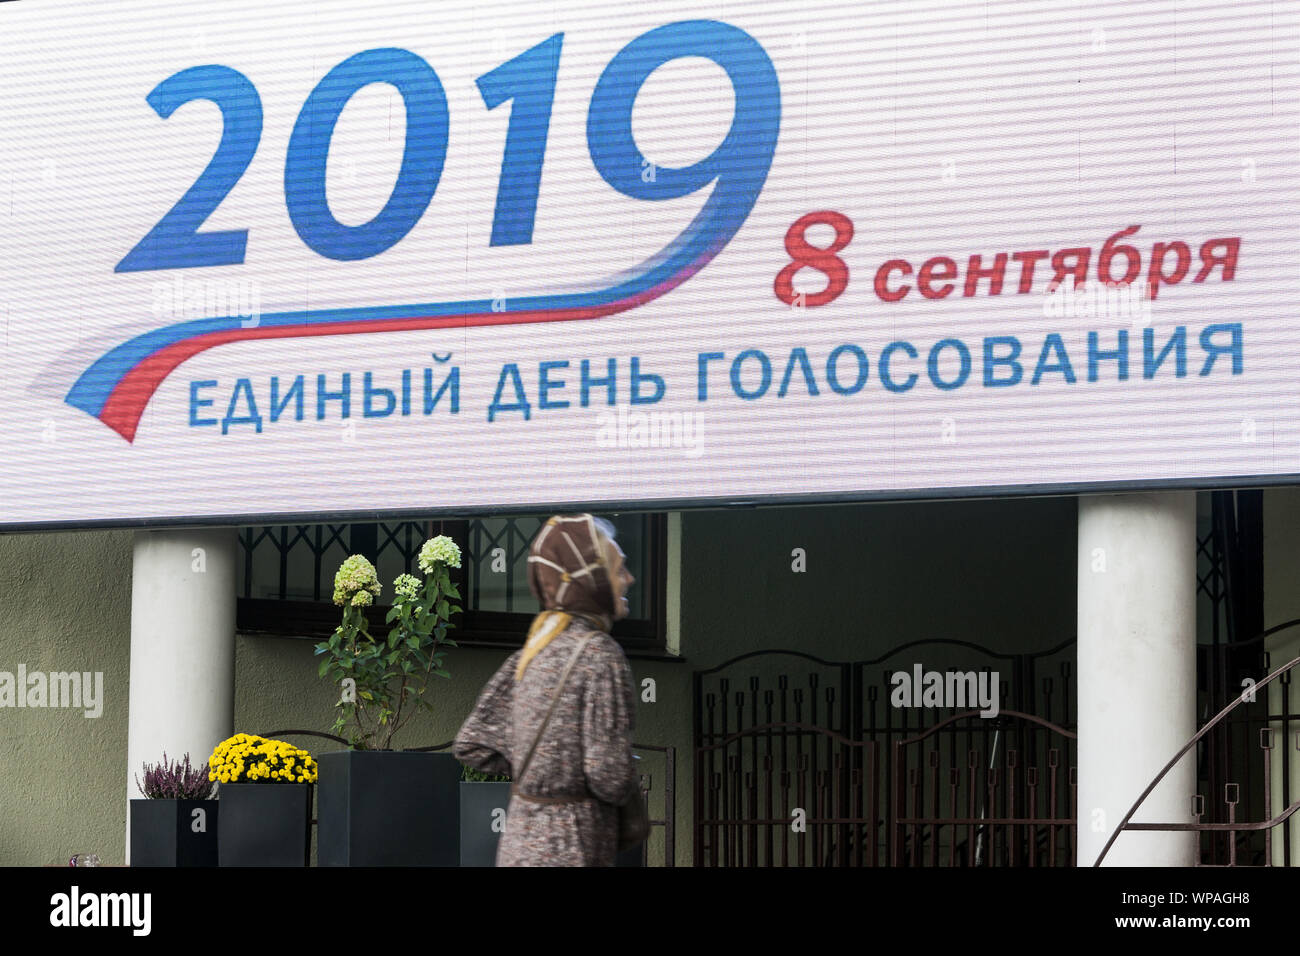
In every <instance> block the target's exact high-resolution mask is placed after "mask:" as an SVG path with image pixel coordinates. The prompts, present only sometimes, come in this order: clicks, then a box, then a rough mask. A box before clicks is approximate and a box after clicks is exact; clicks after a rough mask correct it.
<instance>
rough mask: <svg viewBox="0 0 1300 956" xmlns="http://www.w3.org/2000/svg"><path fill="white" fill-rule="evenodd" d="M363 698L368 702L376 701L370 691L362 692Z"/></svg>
mask: <svg viewBox="0 0 1300 956" xmlns="http://www.w3.org/2000/svg"><path fill="white" fill-rule="evenodd" d="M361 696H362V697H364V698H365V699H366V700H374V699H375V695H374V694H372V693H370V691H368V690H363V691H362V692H361Z"/></svg>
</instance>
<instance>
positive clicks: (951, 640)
mask: <svg viewBox="0 0 1300 956" xmlns="http://www.w3.org/2000/svg"><path fill="white" fill-rule="evenodd" d="M1077 640H1078V638H1077V637H1072V638H1070V639H1069V640H1067V641H1062V642H1061V643H1060V644H1057V645H1056V646H1055V647H1049V648H1048V649H1047V650H1045V651H995V650H993V649H991V648H988V647H985V646H984V645H983V644H976V643H975V642H974V641H960V640H958V639H957V638H955V637H925V638H922V639H920V640H918V641H909V642H908V643H906V644H899V645H898V646H897V647H895V648H892V649H891V650H889V651H887V652H885V653H884V654H881V655H880V656H879V657H873V658H871V659H870V660H863V661H855V662H854V663H857V664H863V665H867V664H879V663H880V662H881V661H883V660H886V659H888V658H890V657H893V656H894V655H896V654H898V653H899V652H900V651H905V650H907V649H908V648H909V647H919V646H920V645H922V644H953V645H955V646H957V647H970V648H973V649H975V650H977V651H979V652H981V653H983V654H987V655H988V656H989V657H1000V658H1006V659H1007V660H1011V659H1013V658H1016V657H1046V656H1048V655H1049V654H1055V653H1056V652H1057V651H1062V650H1065V648H1067V647H1069V646H1070V645H1071V644H1073V643H1074V642H1075V641H1077Z"/></svg>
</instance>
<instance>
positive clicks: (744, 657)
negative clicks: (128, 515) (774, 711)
mask: <svg viewBox="0 0 1300 956" xmlns="http://www.w3.org/2000/svg"><path fill="white" fill-rule="evenodd" d="M760 654H789V655H791V656H792V657H802V658H804V659H805V660H810V661H815V662H816V663H818V664H821V665H822V666H823V667H844V666H845V665H846V664H850V663H852V662H851V661H827V660H822V659H821V658H820V657H817V656H815V655H813V654H809V653H807V652H806V651H792V650H790V649H788V648H784V647H768V648H764V649H763V650H758V651H747V652H746V653H744V654H741V655H740V656H738V657H733V658H731V659H730V660H726V661H723V662H722V663H721V664H718V665H716V666H714V667H709V668H706V669H705V670H699V671H696V672H695V675H696V676H697V677H703V676H705V675H706V674H713V673H716V672H718V671H720V670H722V669H723V668H724V667H730V666H731V665H732V664H737V663H739V662H740V661H743V660H747V659H748V658H751V657H758V656H759V655H760Z"/></svg>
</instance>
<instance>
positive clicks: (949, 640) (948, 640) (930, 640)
mask: <svg viewBox="0 0 1300 956" xmlns="http://www.w3.org/2000/svg"><path fill="white" fill-rule="evenodd" d="M1295 623H1300V621H1297V622H1295ZM1077 640H1078V638H1077V637H1071V638H1069V639H1068V640H1065V641H1062V642H1061V643H1060V644H1057V645H1056V646H1055V647H1049V648H1047V649H1046V650H1043V651H1019V652H1017V651H995V650H993V649H992V648H988V647H985V646H984V645H983V644H976V643H974V642H973V641H962V640H958V639H957V638H955V637H926V638H921V639H920V640H916V641H909V642H908V643H906V644H900V645H898V646H897V647H894V648H891V649H890V650H889V651H886V652H885V653H884V654H882V655H880V656H879V657H872V658H868V659H865V660H857V661H828V660H823V659H822V658H820V657H817V656H815V655H813V654H809V653H807V652H806V651H794V650H790V649H788V648H784V647H769V648H764V649H762V650H757V651H747V652H746V653H744V654H740V655H738V656H736V657H733V658H731V659H729V660H725V661H723V662H722V663H721V664H716V665H714V666H713V667H709V668H705V669H703V670H698V671H696V672H695V674H696V676H697V677H704V676H706V675H708V674H715V673H717V672H718V671H720V670H722V669H723V668H724V667H730V666H731V665H732V664H738V663H740V662H741V661H743V660H748V659H749V658H751V657H758V656H760V655H763V654H789V655H791V656H793V657H802V658H804V659H805V660H810V661H813V662H815V663H817V664H821V665H822V666H823V667H844V666H846V665H851V664H860V665H863V666H868V665H871V664H879V663H880V662H881V661H883V660H886V659H888V658H890V657H893V656H894V655H896V654H898V653H899V652H901V651H905V650H907V649H908V648H909V647H919V646H921V645H922V644H952V645H955V646H957V647H969V648H972V649H973V650H977V651H979V652H980V653H982V654H987V655H988V656H989V657H996V658H1005V659H1012V658H1016V657H1046V656H1048V655H1050V654H1055V653H1057V652H1058V651H1062V650H1064V649H1065V648H1067V647H1069V646H1070V645H1071V644H1073V643H1075V642H1076V641H1077ZM1233 646H1234V647H1235V646H1236V645H1233Z"/></svg>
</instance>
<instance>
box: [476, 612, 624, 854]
mask: <svg viewBox="0 0 1300 956" xmlns="http://www.w3.org/2000/svg"><path fill="white" fill-rule="evenodd" d="M592 631H593V628H592V626H591V625H590V624H589V623H588V622H586V621H584V620H583V619H582V618H579V617H575V618H574V619H573V621H572V622H570V624H569V626H568V627H567V628H566V629H565V630H564V631H563V632H562V633H560V634H558V635H556V636H555V637H554V638H552V639H551V641H550V643H548V644H547V645H546V646H545V647H544V648H542V650H541V652H540V653H538V655H537V656H536V657H534V658H533V660H532V661H531V662H530V663H529V665H528V667H527V668H526V669H525V671H524V676H523V679H522V680H520V681H518V682H516V681H515V667H516V665H517V664H518V662H519V657H520V655H521V654H522V653H523V652H522V651H516V652H515V653H514V654H512V655H510V658H509V659H508V660H507V661H506V662H505V663H504V664H503V665H502V666H501V668H500V670H498V671H497V672H496V674H495V675H494V676H493V677H492V679H491V680H490V681H489V682H488V684H487V686H486V687H485V688H484V689H483V691H482V692H481V693H480V695H479V698H478V702H477V704H476V705H475V707H474V711H473V713H472V714H470V716H469V719H468V720H466V721H465V724H464V726H462V727H461V729H460V732H459V733H458V734H457V735H456V742H455V744H454V745H453V751H452V752H453V753H454V754H455V755H456V758H457V759H458V760H460V761H462V762H464V763H466V764H469V765H470V766H471V767H476V768H478V769H479V770H485V771H487V772H489V773H511V770H512V768H513V767H515V766H517V765H518V764H520V763H522V762H523V760H524V757H525V755H526V754H527V752H528V747H529V746H530V744H531V743H532V740H533V737H534V736H535V735H536V734H537V730H538V728H539V726H540V725H541V722H542V718H543V717H544V716H545V715H546V710H547V708H548V707H549V706H550V701H551V695H552V694H553V693H554V691H555V687H556V685H557V684H558V682H559V679H560V675H561V674H562V673H563V672H564V668H565V666H566V665H567V664H568V662H569V658H570V657H572V656H573V652H574V650H575V649H576V648H577V646H578V644H579V643H580V642H581V640H582V639H583V638H584V637H586V636H587V634H589V633H591V632H592ZM635 708H636V697H635V692H634V690H633V685H632V672H631V668H630V667H629V666H628V663H627V658H626V656H624V654H623V649H622V648H621V647H619V645H618V643H617V642H616V641H615V640H614V639H613V638H611V637H609V635H607V634H604V633H602V632H600V631H595V637H593V638H592V640H591V641H590V642H589V643H588V644H587V646H586V649H585V650H584V651H583V653H582V655H581V657H580V658H579V659H578V661H577V663H576V664H575V665H574V668H573V671H572V672H571V673H570V674H569V679H568V681H567V682H566V683H565V688H564V692H563V694H561V696H560V701H559V703H558V704H557V705H556V707H555V713H553V714H552V715H551V719H550V721H549V722H548V723H547V725H546V732H545V733H544V734H543V735H542V738H541V740H540V741H539V742H538V744H537V750H536V752H535V753H534V754H533V758H532V761H531V762H530V763H529V765H528V769H527V773H526V775H525V777H524V779H523V780H516V781H515V785H516V786H517V787H518V788H519V789H521V790H522V791H523V792H524V793H526V794H532V795H536V796H545V797H560V796H571V795H576V796H579V797H582V796H587V795H590V797H593V798H594V799H589V800H587V802H585V803H566V804H539V803H531V802H528V801H526V800H523V799H520V798H519V797H518V796H512V797H511V800H510V805H509V807H508V809H507V810H506V823H505V829H504V831H503V832H502V834H501V842H500V843H499V845H498V847H497V859H496V864H497V866H613V865H614V858H615V855H616V851H617V844H618V810H617V807H618V806H619V805H621V804H622V803H624V802H625V801H626V800H627V798H628V797H629V796H630V795H631V794H632V792H633V789H634V788H635V786H636V782H637V777H636V770H635V768H634V763H635V762H634V761H633V759H632V730H633V724H634V717H635Z"/></svg>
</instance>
